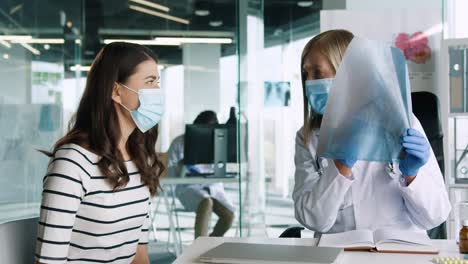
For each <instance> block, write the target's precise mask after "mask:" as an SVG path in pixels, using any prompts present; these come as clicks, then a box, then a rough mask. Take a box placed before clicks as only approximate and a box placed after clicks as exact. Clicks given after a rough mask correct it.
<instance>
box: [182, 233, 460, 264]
mask: <svg viewBox="0 0 468 264" xmlns="http://www.w3.org/2000/svg"><path fill="white" fill-rule="evenodd" d="M223 242H241V243H256V244H277V245H299V246H315V244H316V239H314V238H226V237H225V238H222V237H201V238H198V239H197V240H195V241H194V242H193V244H192V245H191V246H190V247H188V248H187V249H185V250H184V253H183V254H182V255H181V256H179V257H178V258H177V259H176V261H175V262H174V263H176V264H189V263H201V262H196V259H197V258H198V257H199V256H200V255H201V254H203V253H204V252H206V251H208V250H210V249H212V248H215V247H216V246H218V245H220V244H222V243H223ZM433 242H434V246H435V247H437V248H438V249H439V250H440V253H439V256H451V257H454V256H459V253H458V246H457V244H456V243H455V241H454V240H433ZM436 256H437V255H420V254H390V253H372V252H351V251H345V252H344V256H343V261H342V262H341V263H346V264H347V263H353V264H354V263H359V264H395V263H397V264H406V263H411V264H419V263H425V264H428V263H432V262H430V261H431V260H432V259H433V258H434V257H436Z"/></svg>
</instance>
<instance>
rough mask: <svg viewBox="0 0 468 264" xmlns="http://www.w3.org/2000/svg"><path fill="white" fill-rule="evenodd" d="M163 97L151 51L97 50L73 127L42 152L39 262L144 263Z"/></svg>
mask: <svg viewBox="0 0 468 264" xmlns="http://www.w3.org/2000/svg"><path fill="white" fill-rule="evenodd" d="M163 101H164V100H163V94H162V92H161V89H160V87H159V73H158V65H157V60H156V58H155V56H154V54H153V52H152V51H151V50H149V49H147V48H145V47H143V46H140V45H136V44H130V43H122V42H120V43H119V42H116V43H112V44H109V45H107V46H105V47H104V48H103V49H102V50H101V51H100V52H99V54H98V55H97V57H96V59H95V60H94V62H93V65H92V66H91V70H90V72H89V74H88V79H87V83H86V89H85V92H84V94H83V97H82V98H81V102H80V104H79V107H78V110H77V112H76V117H75V119H74V120H72V122H71V126H70V127H71V130H70V131H69V132H68V133H67V134H66V135H65V136H64V137H63V138H61V139H60V140H59V141H58V142H57V143H56V144H55V147H54V149H53V150H52V152H50V153H47V154H48V155H49V156H50V157H51V161H50V163H49V167H48V170H47V174H46V176H45V177H44V189H43V193H42V204H41V214H40V218H39V226H38V237H37V248H36V260H37V262H38V263H135V264H137V263H138V264H140V263H141V264H143V263H144V264H149V259H148V253H147V243H148V226H149V218H148V209H149V206H148V203H149V199H150V195H154V194H155V193H156V189H157V188H158V186H159V175H160V174H161V171H162V170H163V166H162V163H161V162H160V161H159V160H158V157H157V155H156V153H155V144H156V140H157V135H158V131H157V126H156V124H157V123H158V122H159V120H160V118H161V115H162V110H163V105H162V102H163Z"/></svg>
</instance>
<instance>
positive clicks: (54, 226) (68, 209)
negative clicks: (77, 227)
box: [35, 158, 86, 263]
mask: <svg viewBox="0 0 468 264" xmlns="http://www.w3.org/2000/svg"><path fill="white" fill-rule="evenodd" d="M81 175H83V171H80V169H79V168H77V166H76V164H73V162H72V160H68V159H66V158H65V159H55V160H53V161H52V162H51V164H50V165H49V169H48V172H47V175H46V176H45V177H44V183H43V191H42V202H41V212H40V217H39V225H38V234H37V243H36V254H35V256H36V260H37V261H38V262H41V263H66V262H67V256H68V249H69V245H70V239H71V234H72V230H73V226H74V223H75V216H76V213H77V211H78V207H79V206H80V203H81V200H82V198H83V196H84V194H85V192H86V188H85V187H84V186H83V181H82V177H81Z"/></svg>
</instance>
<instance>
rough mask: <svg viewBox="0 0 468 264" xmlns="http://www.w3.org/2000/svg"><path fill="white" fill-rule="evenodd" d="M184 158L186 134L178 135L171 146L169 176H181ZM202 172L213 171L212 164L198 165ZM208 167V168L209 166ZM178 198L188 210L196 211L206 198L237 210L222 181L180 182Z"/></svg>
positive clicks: (177, 189)
mask: <svg viewBox="0 0 468 264" xmlns="http://www.w3.org/2000/svg"><path fill="white" fill-rule="evenodd" d="M183 159H184V136H183V135H181V136H178V137H176V138H175V139H174V141H172V143H171V146H170V147H169V160H168V164H167V165H168V174H169V177H180V169H181V168H182V166H183ZM196 167H197V169H199V170H200V172H208V171H207V170H210V171H213V168H212V167H211V166H207V165H197V166H196ZM207 167H208V168H207ZM175 193H176V197H177V199H179V201H180V202H181V203H182V205H183V206H184V208H185V209H186V210H188V211H194V212H195V211H196V210H197V208H198V205H199V204H200V202H201V201H202V200H203V199H204V198H213V199H215V200H217V201H218V202H220V203H221V204H222V205H223V206H224V207H226V208H227V209H228V210H229V211H231V212H233V213H234V212H235V210H234V205H233V204H232V203H231V201H229V199H228V197H227V196H226V193H225V192H224V186H223V184H222V183H215V184H190V185H186V184H179V185H177V186H176V188H175Z"/></svg>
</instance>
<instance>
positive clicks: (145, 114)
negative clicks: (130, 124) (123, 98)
mask: <svg viewBox="0 0 468 264" xmlns="http://www.w3.org/2000/svg"><path fill="white" fill-rule="evenodd" d="M119 84H120V85H122V86H123V87H125V88H127V89H128V90H130V91H132V92H134V93H136V94H138V100H139V101H140V106H139V107H138V108H137V109H135V110H130V109H128V108H127V107H126V106H125V105H123V104H122V103H120V105H121V106H122V107H123V108H125V109H126V110H127V111H129V112H130V115H131V116H132V119H133V121H134V122H135V124H136V126H137V127H138V129H139V130H140V131H141V132H143V133H145V132H146V131H148V130H150V129H151V128H153V127H154V126H155V125H157V124H158V123H159V121H161V118H162V115H163V113H164V93H163V91H162V90H161V89H147V88H142V89H139V90H134V89H132V88H130V87H128V86H126V85H125V84H122V83H119Z"/></svg>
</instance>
